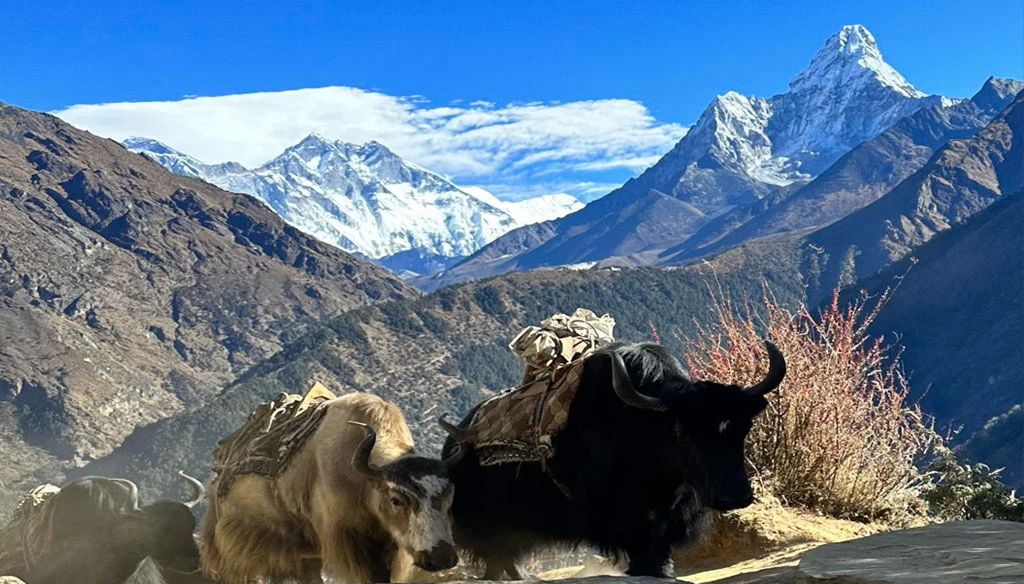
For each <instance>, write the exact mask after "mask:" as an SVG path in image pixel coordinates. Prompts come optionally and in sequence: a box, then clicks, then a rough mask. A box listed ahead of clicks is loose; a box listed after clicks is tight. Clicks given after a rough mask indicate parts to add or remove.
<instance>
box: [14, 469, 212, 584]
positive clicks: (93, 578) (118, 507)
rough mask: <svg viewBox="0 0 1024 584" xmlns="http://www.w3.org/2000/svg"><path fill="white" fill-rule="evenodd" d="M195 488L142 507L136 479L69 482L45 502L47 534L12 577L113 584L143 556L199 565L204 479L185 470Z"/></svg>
mask: <svg viewBox="0 0 1024 584" xmlns="http://www.w3.org/2000/svg"><path fill="white" fill-rule="evenodd" d="M179 474H181V476H182V477H183V478H184V479H185V480H186V481H187V482H188V483H189V485H191V486H192V488H193V490H194V491H195V493H194V497H193V499H192V500H191V501H189V502H186V503H182V502H179V501H156V502H153V503H150V504H148V505H140V503H139V497H138V487H137V486H136V485H135V483H133V482H131V481H129V480H126V479H118V478H107V477H85V478H81V479H77V480H74V481H71V482H69V483H68V484H66V485H64V486H63V487H62V488H61V489H60V490H59V491H58V492H56V493H55V494H53V495H51V496H50V499H48V500H47V501H46V502H45V503H44V505H45V506H46V508H45V509H44V512H46V513H48V514H49V515H48V517H46V521H45V525H46V534H45V537H44V539H45V540H46V541H44V542H32V541H29V542H26V544H28V545H30V546H35V545H36V544H39V545H41V546H42V548H43V549H32V550H29V551H30V553H31V554H38V557H37V558H36V559H35V560H34V561H32V562H30V563H29V564H28V565H25V566H22V567H21V568H18V569H15V570H13V572H12V575H14V576H18V577H20V578H22V579H24V580H25V581H26V582H28V583H30V584H65V583H67V582H75V583H77V584H110V583H112V582H113V583H117V582H123V581H124V580H125V578H127V577H128V576H129V575H130V574H132V572H133V571H134V570H135V568H136V566H137V565H138V563H139V562H140V561H142V560H143V559H144V558H146V557H147V556H148V557H152V558H154V559H155V560H156V561H159V562H161V563H164V564H165V565H166V566H168V567H169V568H172V569H176V570H180V571H182V572H190V571H196V570H198V569H199V549H198V547H197V546H196V541H195V538H194V537H193V531H194V530H195V527H196V521H195V517H193V515H192V507H193V506H195V505H196V504H197V503H198V502H199V501H200V500H201V499H202V497H203V484H202V483H201V482H199V481H198V480H196V479H194V478H192V477H190V476H188V475H186V474H184V473H179Z"/></svg>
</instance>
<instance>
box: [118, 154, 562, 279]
mask: <svg viewBox="0 0 1024 584" xmlns="http://www.w3.org/2000/svg"><path fill="white" fill-rule="evenodd" d="M124 145H125V146H126V147H127V148H129V149H131V150H134V151H136V152H143V153H145V154H146V155H147V156H150V157H152V158H153V159H154V160H156V161H157V162H160V163H161V164H163V165H164V166H166V167H167V168H169V169H171V170H172V171H174V172H177V173H179V174H184V175H186V176H194V177H197V178H201V179H203V180H206V181H208V182H210V183H213V184H215V185H217V186H220V187H222V188H224V189H227V190H229V191H233V192H240V193H248V194H251V195H254V196H256V197H259V198H260V199H261V200H263V201H265V202H266V203H267V204H268V205H270V207H271V208H273V209H274V210H275V211H277V213H278V214H279V215H281V217H283V218H284V219H285V220H286V221H288V222H289V223H291V224H292V225H294V226H296V227H298V228H299V229H302V230H303V231H305V232H306V233H309V234H311V235H314V236H316V237H318V238H319V239H321V240H322V241H326V242H328V243H331V244H334V245H336V246H338V247H340V248H342V249H345V250H348V251H351V252H355V253H359V254H362V255H364V256H366V257H369V258H374V259H376V260H379V261H380V262H381V263H382V264H383V265H385V266H387V267H388V268H390V269H392V270H394V271H396V272H400V273H404V272H411V273H428V272H433V271H437V270H439V269H442V268H444V267H447V266H448V265H451V264H452V263H454V262H455V261H456V260H458V259H461V258H463V257H465V256H468V255H470V254H472V253H473V252H475V251H476V250H477V249H479V248H480V247H482V246H483V245H485V244H487V243H489V242H491V241H493V240H494V239H495V238H497V237H498V236H499V235H502V234H504V233H506V232H508V231H510V230H512V229H514V228H516V227H519V226H522V225H526V224H529V223H535V222H538V221H546V220H549V219H554V218H557V217H561V216H563V215H566V214H568V213H570V212H572V211H575V210H576V209H578V208H580V207H582V204H581V203H580V202H579V201H577V200H576V199H575V198H573V197H572V196H570V195H566V194H558V195H545V196H542V197H537V198H534V199H527V200H525V201H519V202H515V203H506V202H502V201H499V200H498V199H497V198H496V197H494V196H493V195H492V194H490V193H489V192H487V191H486V190H484V189H481V188H479V187H468V188H463V187H459V186H457V185H455V184H453V183H452V182H451V181H449V180H447V179H445V178H444V177H441V176H440V175H438V174H435V173H433V172H430V171H428V170H426V169H423V168H421V167H419V166H416V165H415V164H412V163H410V162H407V161H405V160H403V159H402V158H400V157H399V156H397V155H396V154H395V153H393V152H391V151H390V150H388V149H387V147H385V146H384V145H383V144H380V143H378V142H368V143H366V144H363V145H356V144H349V143H346V142H342V141H334V140H328V139H326V138H324V137H323V136H319V135H317V134H311V135H309V136H307V137H306V138H305V139H303V140H302V141H301V142H299V143H298V144H296V145H294V146H292V147H290V148H288V149H286V150H285V151H284V152H283V153H282V154H281V155H280V156H278V157H276V158H274V159H273V160H271V161H269V162H267V163H266V164H264V165H262V166H260V167H259V168H256V169H253V170H249V169H246V168H245V167H243V166H242V165H240V164H238V163H234V162H228V163H223V164H213V165H211V164H205V163H203V162H201V161H199V160H196V159H195V158H192V157H191V156H188V155H187V154H184V153H182V152H179V151H177V150H174V149H173V148H171V147H169V146H167V145H165V144H162V143H160V142H157V141H155V140H149V139H146V138H130V139H128V140H125V142H124Z"/></svg>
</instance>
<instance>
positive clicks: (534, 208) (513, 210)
mask: <svg viewBox="0 0 1024 584" xmlns="http://www.w3.org/2000/svg"><path fill="white" fill-rule="evenodd" d="M460 188H461V189H462V190H463V191H465V192H466V193H468V194H470V195H472V196H473V197H476V198H477V199H479V200H481V201H483V202H485V203H487V204H488V205H491V206H493V207H498V208H499V209H502V210H504V211H505V212H506V213H508V214H509V215H512V218H513V219H515V220H516V221H517V222H518V223H519V224H520V225H532V224H533V223H542V222H544V221H551V220H552V219H558V218H560V217H565V216H566V215H568V214H569V213H572V212H573V211H577V210H579V209H582V208H583V203H581V202H580V201H579V199H577V198H576V197H574V196H572V195H570V194H568V193H552V194H549V195H540V196H538V197H532V198H529V199H524V200H522V201H502V200H500V199H498V197H495V196H494V195H492V194H491V193H490V192H489V191H487V190H485V189H483V188H480V187H460Z"/></svg>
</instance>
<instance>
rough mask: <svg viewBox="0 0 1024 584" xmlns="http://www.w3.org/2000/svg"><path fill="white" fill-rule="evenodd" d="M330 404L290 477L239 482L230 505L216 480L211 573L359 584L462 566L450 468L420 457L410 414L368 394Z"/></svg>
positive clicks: (208, 522) (237, 579) (232, 578)
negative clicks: (323, 576) (219, 493)
mask: <svg viewBox="0 0 1024 584" xmlns="http://www.w3.org/2000/svg"><path fill="white" fill-rule="evenodd" d="M322 407H326V408H328V411H327V414H326V416H325V417H324V419H323V421H322V422H321V424H320V426H319V427H318V428H317V429H316V431H315V432H314V433H313V435H312V436H310V439H309V441H308V442H307V443H306V445H305V446H303V448H302V450H301V451H300V452H298V453H297V454H296V455H295V459H294V460H292V462H291V463H290V464H289V466H288V468H287V469H286V470H285V471H284V472H283V473H282V474H281V475H280V476H278V477H276V478H270V477H265V476H257V475H247V476H243V477H239V478H237V479H236V480H235V482H234V483H233V484H232V486H231V489H230V491H229V492H228V494H227V495H226V496H225V497H224V498H222V499H220V500H218V498H217V496H216V493H217V484H216V478H214V479H213V482H212V483H211V484H210V486H209V493H210V496H208V498H207V499H208V511H207V515H206V517H205V519H204V521H203V528H202V535H201V540H202V546H201V553H202V563H203V568H204V570H206V571H207V572H208V573H209V574H210V575H211V576H213V577H215V578H216V579H217V580H219V581H220V582H223V583H224V584H243V583H245V582H248V581H250V579H252V578H256V577H264V578H274V579H285V578H294V579H296V580H299V581H300V582H318V583H319V582H320V581H321V580H320V574H321V571H322V572H324V573H326V574H327V575H328V576H330V577H333V578H336V579H338V580H339V581H343V582H349V583H356V582H390V581H403V580H407V579H408V578H410V577H411V576H412V575H413V569H414V567H419V568H423V569H425V570H428V571H437V570H443V569H447V568H450V567H452V566H454V565H455V564H456V563H457V562H458V556H457V555H456V553H455V548H454V545H453V541H452V533H451V522H450V509H451V502H452V498H453V492H454V487H453V485H452V483H451V481H450V480H449V479H448V469H447V467H446V466H445V464H444V463H443V462H441V461H440V460H435V459H430V458H423V457H419V456H415V455H414V454H412V450H413V440H412V434H411V433H410V431H409V427H408V426H407V425H406V422H405V418H404V416H403V415H402V412H401V411H400V410H399V409H398V408H397V407H396V406H395V405H394V404H391V403H389V402H386V401H384V400H382V399H380V398H378V397H376V396H373V395H369V394H363V393H353V394H348V395H345V396H342V397H340V398H337V399H334V400H331V401H329V402H327V403H326V404H324V405H323V406H322ZM364 431H365V434H364Z"/></svg>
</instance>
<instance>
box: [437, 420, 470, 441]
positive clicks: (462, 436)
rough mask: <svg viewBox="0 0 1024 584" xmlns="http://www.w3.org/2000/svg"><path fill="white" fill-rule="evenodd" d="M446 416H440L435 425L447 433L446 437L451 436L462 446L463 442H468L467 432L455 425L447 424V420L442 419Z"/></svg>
mask: <svg viewBox="0 0 1024 584" xmlns="http://www.w3.org/2000/svg"><path fill="white" fill-rule="evenodd" d="M446 415H447V414H441V416H440V417H439V418H438V419H437V424H438V425H439V426H441V427H442V428H444V431H445V432H447V433H448V435H449V436H451V437H452V439H453V440H455V441H456V442H458V443H459V444H462V443H463V442H468V441H469V431H468V430H466V429H465V428H460V427H458V426H456V425H455V424H453V423H451V422H449V421H448V420H446V419H444V418H445V416H446Z"/></svg>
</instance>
